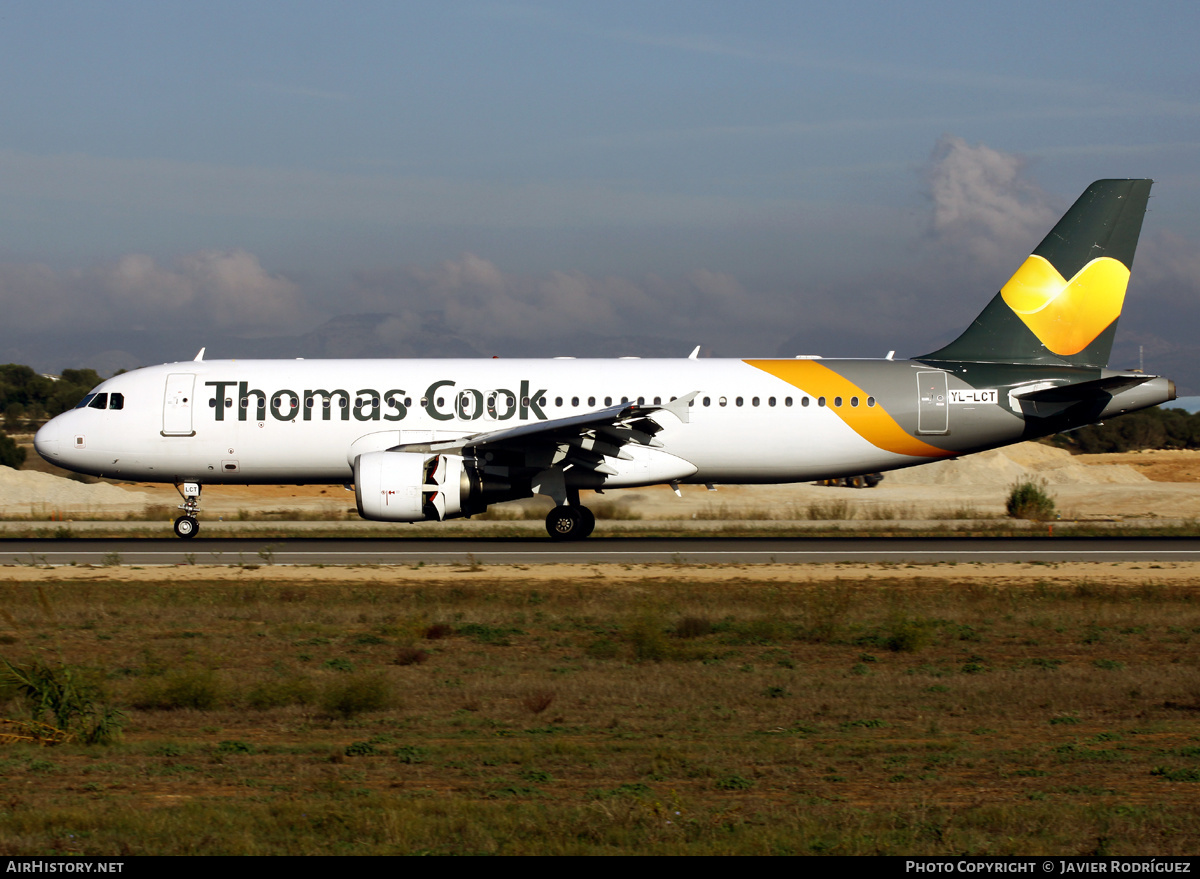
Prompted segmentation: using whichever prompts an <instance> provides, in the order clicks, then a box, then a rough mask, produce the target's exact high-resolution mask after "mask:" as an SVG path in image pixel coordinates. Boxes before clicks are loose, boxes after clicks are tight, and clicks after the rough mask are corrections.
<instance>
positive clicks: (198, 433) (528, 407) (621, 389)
mask: <svg viewBox="0 0 1200 879" xmlns="http://www.w3.org/2000/svg"><path fill="white" fill-rule="evenodd" d="M761 362H763V363H766V362H768V361H761ZM779 362H780V363H782V364H784V365H785V366H789V367H790V365H791V364H792V363H794V362H793V361H779ZM795 363H802V362H801V361H796V362H795ZM826 363H828V364H830V366H833V365H836V364H837V363H839V361H826ZM841 363H846V361H841ZM872 366H874V367H876V368H877V369H878V374H879V375H880V376H881V378H882V377H884V376H887V380H886V381H881V382H880V387H879V388H878V389H874V388H872V387H869V386H865V384H866V383H865V382H864V383H863V385H864V386H862V387H859V386H851V385H847V384H846V383H845V382H844V381H841V383H840V384H838V385H837V388H835V389H834V390H833V391H828V392H827V391H826V389H825V387H824V384H828V382H824V384H823V381H814V383H813V384H812V386H804V383H803V382H802V381H799V380H797V379H794V378H793V379H791V380H784V379H782V378H779V377H776V375H772V374H771V373H769V372H767V371H765V370H764V369H763V368H761V367H756V366H755V365H752V362H749V361H742V360H715V359H705V360H700V359H696V360H691V359H679V360H640V359H621V360H573V359H556V360H499V359H492V360H294V361H286V360H272V361H237V360H225V361H194V362H193V361H185V362H181V363H173V364H165V365H163V366H156V367H149V368H146V369H139V370H136V371H133V372H129V373H125V374H122V375H118V376H115V377H113V378H111V379H108V380H107V381H105V382H104V383H103V384H101V385H100V386H98V387H97V388H95V389H94V391H93V393H94V394H97V395H99V394H108V395H110V400H111V399H112V397H111V395H113V394H118V395H120V399H121V408H120V409H114V408H110V407H109V406H108V404H106V407H105V408H94V407H84V408H76V409H73V410H70V411H68V412H66V413H64V414H62V415H60V416H58V417H56V418H54V419H53V420H52V421H51V422H49V423H48V424H47V425H46V426H45V427H44V428H42V430H41V431H40V432H39V433H38V436H37V440H36V443H37V449H38V451H39V452H40V453H41V454H42V455H43V456H44V457H46V458H48V459H49V460H51V461H53V462H55V463H58V464H60V465H61V466H63V467H67V468H69V469H72V470H76V471H80V472H86V473H92V474H96V475H104V476H109V477H113V478H120V479H129V480H145V481H157V482H183V481H197V482H202V483H295V484H300V483H345V482H348V481H350V480H351V478H352V468H353V460H354V454H355V453H356V452H363V451H374V450H382V449H387V448H391V447H394V446H396V445H400V444H406V443H413V442H428V441H430V440H433V441H437V440H444V439H450V438H457V437H463V436H467V435H471V434H478V433H484V432H488V431H495V430H499V429H503V428H507V427H515V426H518V425H522V424H530V423H536V422H538V421H552V420H554V419H559V418H565V417H569V416H572V415H582V414H585V413H587V412H589V411H594V410H597V409H600V408H603V407H605V406H606V405H611V404H615V403H619V402H621V401H623V400H629V401H635V402H636V401H638V400H639V399H640V400H642V401H644V402H645V403H646V404H651V403H657V402H660V401H661V402H664V403H665V402H666V401H668V400H671V399H674V398H676V397H682V396H684V395H686V394H689V393H691V392H693V391H695V392H698V393H697V396H696V398H695V400H694V402H693V404H692V405H691V407H690V409H689V412H688V414H689V417H688V419H687V420H686V422H684V421H681V420H680V419H677V418H675V417H673V416H671V415H669V414H663V415H661V416H659V419H658V420H659V421H660V423H661V424H662V425H663V428H664V429H663V430H662V431H661V432H660V433H659V434H657V436H656V437H655V439H656V440H657V441H658V442H659V443H661V446H660V448H661V449H662V450H663V451H664V452H665V453H669V454H670V455H671V456H674V457H676V458H678V459H683V460H684V461H686V462H689V463H690V464H691V465H693V466H694V468H695V470H694V472H693V473H691V474H690V475H688V476H685V477H683V478H681V479H680V480H679V481H684V482H725V483H755V482H770V483H778V482H796V481H804V480H810V479H816V478H822V477H827V476H831V475H839V474H841V475H849V474H854V473H863V472H871V471H876V470H886V469H892V468H896V467H904V466H909V465H912V464H916V463H922V462H923V461H926V460H931V459H933V458H936V457H944V456H946V455H949V454H956V453H957V452H950V451H943V450H941V449H936V448H932V447H926V446H924V444H923V443H921V442H919V441H917V440H913V441H912V442H911V443H907V444H904V443H902V444H900V445H896V444H895V443H893V444H891V446H890V447H889V444H888V443H882V444H879V443H878V441H876V442H872V439H875V437H874V436H873V435H872V434H871V432H870V431H869V430H864V429H863V427H862V426H861V424H866V423H868V422H869V424H868V426H870V424H875V423H876V422H878V421H879V420H880V419H881V418H882V419H885V420H887V421H888V422H889V423H890V425H891V426H893V427H895V426H896V419H899V420H900V421H904V420H905V419H909V420H912V421H913V425H914V427H915V423H916V422H915V412H916V408H917V396H918V382H917V380H916V376H917V375H918V372H919V371H920V370H928V367H924V366H922V365H920V364H917V363H911V362H890V361H887V362H884V361H877V362H873V363H872ZM809 372H813V373H814V374H815V375H817V376H818V377H819V378H822V379H825V378H828V376H833V377H834V379H838V380H840V379H841V376H840V375H838V374H837V373H836V372H833V371H832V370H831V369H828V368H823V367H820V366H816V365H813V366H810V367H806V371H805V373H804V374H805V375H807V374H808V373H809ZM827 373H828V375H827ZM922 374H928V372H925V373H922ZM897 375H899V376H900V378H899V379H897V378H896V376H897ZM897 384H899V386H901V387H903V388H905V389H908V390H905V391H904V392H903V393H902V394H901V396H903V397H904V399H896V398H895V397H896V394H895V393H892V394H891V395H890V396H889V392H888V390H887V388H885V387H884V385H887V386H889V387H890V386H895V385H897ZM830 387H832V385H830ZM846 387H850V388H851V389H850V390H842V388H846ZM843 395H844V399H843ZM826 397H828V398H827V399H826ZM835 400H836V401H837V405H836V406H835V405H834V401H835ZM818 401H820V403H818ZM95 402H96V400H95V399H93V404H94V403H95ZM1010 420H1011V421H1012V424H1011V425H1009V426H1007V427H1006V430H1005V435H1004V436H995V437H993V438H991V441H990V442H988V443H987V445H996V444H1000V443H1002V442H1008V441H1011V440H1012V439H1013V438H1015V437H1016V435H1017V433H1018V432H1019V429H1020V423H1019V420H1017V419H1010ZM904 430H907V431H909V432H910V433H911V432H912V431H913V428H910V427H908V426H905V428H904ZM891 433H892V434H896V431H895V430H893V431H891ZM941 433H943V434H945V433H948V431H941ZM868 436H871V437H872V439H868V438H867V437H868ZM933 439H937V437H933ZM881 445H882V447H881ZM689 469H690V468H689ZM651 471H653V468H650V471H644V472H645V477H644V478H642V479H641V480H640V481H639V479H638V478H637V477H636V476H634V474H632V473H630V474H628V475H626V476H624V477H622V476H620V475H616V476H614V477H613V478H612V479H611V481H610V482H609V483H607V484H610V485H613V486H618V485H631V484H646V483H648V482H662V481H664V480H663V479H661V478H652V477H653V473H652V472H651Z"/></svg>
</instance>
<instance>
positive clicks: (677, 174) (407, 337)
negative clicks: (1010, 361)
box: [0, 0, 1200, 392]
mask: <svg viewBox="0 0 1200 879" xmlns="http://www.w3.org/2000/svg"><path fill="white" fill-rule="evenodd" d="M976 7H978V8H976ZM1198 25H1200V7H1195V6H1193V5H1189V4H1182V3H1158V2H1147V3H1142V4H1139V5H1137V6H1130V5H1129V4H1127V3H1125V4H1120V5H1118V4H1116V3H1109V2H1093V3H1089V4H1086V5H1083V4H1076V3H1054V4H1046V3H1036V4H1035V3H1023V2H1013V3H1007V4H1003V5H1001V4H962V3H940V2H931V3H916V4H894V3H883V2H862V3H844V2H843V3H821V2H808V3H794V2H765V0H762V2H755V0H744V2H739V3H736V4H735V3H729V2H723V3H715V2H702V0H691V2H647V0H641V2H619V0H617V2H605V3H574V2H555V3H550V2H470V0H467V2H445V0H444V2H421V0H412V2H353V0H348V2H343V3H339V4H330V3H317V2H302V0H291V2H274V0H258V2H255V3H252V4H250V3H244V2H239V3H227V2H207V3H204V4H199V3H178V2H170V0H156V2H120V0H115V2H110V3H106V4H94V3H77V2H53V0H48V2H47V0H43V2H23V0H10V2H2V3H0V362H7V361H16V362H26V363H30V364H32V365H35V366H36V367H37V368H39V369H43V370H51V371H57V370H59V369H61V368H64V367H79V366H96V367H98V368H100V369H101V371H102V372H103V371H106V370H107V371H111V370H112V369H115V368H117V367H125V368H129V367H133V366H137V365H143V364H148V363H150V362H157V361H158V360H173V359H190V358H191V357H192V356H193V355H194V354H195V351H196V349H197V348H198V347H199V346H201V345H205V346H207V348H208V356H209V357H216V356H224V357H236V356H252V355H254V354H256V353H258V352H261V351H263V350H266V348H264V346H266V347H267V348H269V349H270V351H271V352H272V353H274V354H277V355H278V356H293V352H294V355H295V356H300V355H304V356H313V355H314V353H321V352H322V351H323V352H326V353H328V352H331V351H332V352H334V353H338V352H343V353H344V351H345V350H347V349H349V350H362V351H365V352H368V353H371V354H393V355H394V356H436V355H438V354H445V355H449V354H460V353H462V352H463V351H464V350H465V351H469V352H474V353H478V354H480V355H490V354H494V353H497V354H501V355H503V356H522V355H528V356H545V355H551V354H576V353H579V354H596V353H604V354H612V355H617V354H647V355H658V356H663V355H669V356H685V355H686V354H687V353H688V352H689V351H690V350H691V348H692V347H694V346H695V345H697V344H700V345H703V346H704V351H705V353H706V354H714V355H719V356H763V355H768V356H769V355H777V354H778V355H789V356H790V355H791V354H796V353H807V354H822V355H825V356H882V355H884V354H886V353H887V351H888V350H892V349H894V350H896V351H897V352H898V353H899V354H900V355H901V356H904V355H913V354H920V353H924V352H925V351H928V350H931V349H933V348H935V347H937V346H939V345H941V344H943V343H944V342H946V341H948V340H950V339H951V338H953V337H954V336H956V335H957V334H958V332H959V331H961V330H962V329H963V328H964V327H965V326H966V325H967V323H968V322H969V321H970V320H971V319H972V318H973V317H974V316H975V314H977V313H978V312H979V311H980V310H981V309H982V308H983V306H984V305H985V304H986V303H987V301H988V300H989V299H990V298H991V296H992V295H993V294H994V293H995V292H996V290H997V289H999V287H1000V286H1001V285H1002V284H1003V283H1004V281H1005V280H1007V278H1008V277H1009V276H1010V275H1011V273H1012V272H1013V271H1014V270H1015V269H1016V267H1017V266H1018V265H1020V263H1021V261H1022V260H1023V259H1024V257H1025V255H1026V254H1028V253H1029V251H1030V250H1031V249H1032V248H1033V247H1034V246H1035V245H1036V244H1037V242H1038V241H1039V240H1040V239H1041V238H1042V237H1043V236H1044V235H1045V233H1046V232H1047V231H1048V230H1049V228H1050V227H1051V226H1052V225H1053V223H1054V221H1055V220H1056V219H1057V217H1058V215H1059V214H1060V213H1061V212H1062V211H1063V210H1065V209H1066V208H1067V207H1069V205H1070V204H1071V202H1072V201H1073V200H1074V199H1075V198H1076V197H1077V196H1078V195H1079V194H1080V193H1081V192H1082V191H1083V190H1084V188H1085V187H1086V186H1087V185H1088V184H1089V183H1090V182H1091V181H1093V180H1095V179H1098V178H1102V177H1153V178H1154V179H1155V181H1156V184H1155V187H1154V192H1153V195H1154V197H1153V198H1152V200H1151V205H1150V212H1149V213H1148V215H1147V219H1146V223H1145V226H1144V230H1143V237H1142V244H1141V247H1140V249H1139V251H1138V260H1137V264H1136V266H1135V269H1134V273H1133V280H1132V281H1131V285H1130V292H1129V296H1128V298H1127V299H1126V309H1125V314H1124V316H1123V317H1122V321H1121V325H1120V331H1119V333H1118V345H1117V349H1116V352H1115V357H1118V358H1123V362H1121V363H1117V362H1116V361H1115V360H1114V365H1118V366H1130V365H1136V364H1135V362H1134V361H1135V360H1136V358H1137V357H1139V356H1140V357H1142V358H1143V359H1144V362H1145V366H1146V369H1147V370H1149V371H1156V372H1166V373H1167V374H1173V373H1171V372H1170V370H1175V377H1176V378H1177V380H1179V381H1180V382H1181V386H1182V387H1184V388H1185V389H1189V388H1190V389H1191V390H1193V391H1194V392H1200V366H1193V365H1192V364H1193V362H1197V363H1200V358H1198V357H1197V356H1196V355H1198V354H1200V347H1198V346H1197V344H1196V343H1195V342H1194V341H1193V340H1195V339H1200V332H1198V330H1200V320H1198V319H1197V311H1198V310H1197V308H1196V305H1197V300H1198V299H1200V255H1198V254H1200V251H1198V250H1197V245H1198V243H1200V211H1198V210H1197V208H1200V98H1198V97H1197V96H1200V65H1197V64H1196V61H1195V58H1196V56H1195V45H1194V44H1195V39H1196V35H1197V34H1198V33H1200V27H1198ZM331 327H337V328H339V329H338V333H340V334H341V335H340V336H338V338H339V339H340V342H339V343H338V344H340V345H341V347H340V348H338V347H337V345H334V344H333V343H331V342H330V341H329V340H330V338H331V333H332V330H331ZM356 334H357V335H356ZM264 340H273V341H271V342H270V344H269V345H267V342H265V341H264ZM314 346H315V347H316V348H319V349H320V350H318V351H316V352H314V350H313V349H314ZM321 346H324V347H323V348H322V347H321ZM1139 346H1140V350H1139ZM1193 372H1194V373H1195V374H1194V375H1193Z"/></svg>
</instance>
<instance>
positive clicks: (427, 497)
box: [354, 452, 486, 522]
mask: <svg viewBox="0 0 1200 879" xmlns="http://www.w3.org/2000/svg"><path fill="white" fill-rule="evenodd" d="M475 493H476V494H477V493H478V492H475ZM472 494H473V492H472V480H471V478H470V472H469V470H468V467H467V462H466V460H465V459H463V458H462V457H461V456H459V455H436V454H430V453H428V452H366V453H364V454H362V455H359V456H358V457H357V458H355V460H354V498H355V500H356V501H357V502H358V514H359V515H360V516H362V517H363V518H364V519H375V520H378V521H383V522H420V521H423V520H426V519H434V520H438V521H440V520H442V519H452V518H454V517H455V516H462V515H468V516H469V515H471V513H477V512H481V511H482V510H483V509H486V507H485V506H478V508H473V505H472V502H471V498H472Z"/></svg>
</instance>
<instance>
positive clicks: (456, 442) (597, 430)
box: [389, 391, 699, 476]
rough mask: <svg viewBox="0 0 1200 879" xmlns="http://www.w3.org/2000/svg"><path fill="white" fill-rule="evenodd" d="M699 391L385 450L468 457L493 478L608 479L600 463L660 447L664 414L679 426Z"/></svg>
mask: <svg viewBox="0 0 1200 879" xmlns="http://www.w3.org/2000/svg"><path fill="white" fill-rule="evenodd" d="M698 393H699V391H692V392H691V393H690V394H687V395H685V396H682V397H678V398H676V399H673V400H671V401H669V402H667V403H662V404H659V405H649V406H647V405H640V406H639V405H638V404H636V403H620V404H618V405H616V406H608V407H606V408H604V409H597V410H595V411H593V412H586V413H584V414H582V415H572V416H569V417H567V418H554V419H551V420H549V421H537V422H533V423H529V424H521V425H518V426H517V427H508V428H504V429H501V430H492V431H487V432H484V433H476V434H471V435H470V436H465V437H459V438H457V439H450V440H439V441H435V442H427V443H405V444H403V445H399V446H394V447H392V448H391V449H389V451H396V452H432V453H439V454H450V455H473V456H475V457H476V458H481V457H482V458H484V459H485V462H486V463H485V464H484V468H483V469H484V471H485V472H491V473H493V474H495V475H497V476H507V475H510V474H511V472H512V470H513V469H518V470H527V471H536V470H545V469H547V468H551V467H558V468H561V469H562V470H566V469H569V468H580V469H583V470H590V471H592V472H594V473H596V474H600V475H603V476H609V475H613V474H615V473H616V472H617V471H616V470H615V469H614V468H613V467H612V466H610V465H609V464H606V463H605V461H604V459H605V458H617V459H620V460H626V461H627V460H630V459H631V458H632V456H631V455H630V454H629V453H628V451H626V447H628V446H644V447H648V448H661V447H662V443H661V442H659V441H658V440H656V439H655V438H654V437H655V434H657V433H659V432H660V431H661V430H662V429H663V424H662V422H661V421H660V420H659V419H661V418H662V414H663V413H668V414H670V415H671V416H673V417H674V418H677V419H679V421H681V422H684V423H686V422H687V421H688V420H689V417H688V416H689V414H690V413H689V408H690V406H691V403H692V401H693V400H694V399H695V398H696V395H697V394H698Z"/></svg>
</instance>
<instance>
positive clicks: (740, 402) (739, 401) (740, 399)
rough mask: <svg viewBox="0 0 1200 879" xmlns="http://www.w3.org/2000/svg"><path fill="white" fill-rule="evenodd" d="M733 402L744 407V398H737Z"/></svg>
mask: <svg viewBox="0 0 1200 879" xmlns="http://www.w3.org/2000/svg"><path fill="white" fill-rule="evenodd" d="M733 402H734V403H735V404H736V405H738V406H740V405H742V398H741V397H738V398H737V399H736V400H734V401H733Z"/></svg>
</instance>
